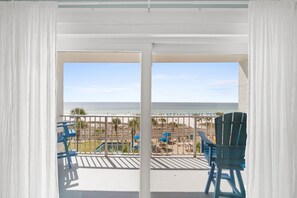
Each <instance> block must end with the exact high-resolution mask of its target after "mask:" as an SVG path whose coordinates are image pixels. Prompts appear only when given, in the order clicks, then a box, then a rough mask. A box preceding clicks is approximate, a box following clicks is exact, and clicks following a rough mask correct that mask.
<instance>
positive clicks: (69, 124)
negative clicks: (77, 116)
mask: <svg viewBox="0 0 297 198" xmlns="http://www.w3.org/2000/svg"><path fill="white" fill-rule="evenodd" d="M64 123H65V124H64ZM64 123H63V124H58V125H57V127H65V126H74V125H75V123H71V122H64Z"/></svg>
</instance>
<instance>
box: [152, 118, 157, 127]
mask: <svg viewBox="0 0 297 198" xmlns="http://www.w3.org/2000/svg"><path fill="white" fill-rule="evenodd" d="M157 124H158V122H157V120H156V119H155V118H152V125H153V126H157Z"/></svg>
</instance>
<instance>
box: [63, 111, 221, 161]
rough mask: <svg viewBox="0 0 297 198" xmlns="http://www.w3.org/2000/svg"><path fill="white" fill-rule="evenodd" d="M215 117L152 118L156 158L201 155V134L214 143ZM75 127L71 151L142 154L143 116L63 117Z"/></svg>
mask: <svg viewBox="0 0 297 198" xmlns="http://www.w3.org/2000/svg"><path fill="white" fill-rule="evenodd" d="M215 117H216V116H215V115H213V114H203V115H202V114H201V115H158V116H152V118H151V119H152V139H151V145H152V155H193V156H196V155H197V154H199V153H200V138H199V137H198V131H203V132H204V133H205V134H206V135H207V136H208V137H209V138H210V139H213V140H214V118H215ZM63 121H69V122H73V123H75V125H74V128H75V130H76V131H77V136H76V137H75V138H73V139H71V140H70V142H69V146H70V148H71V149H76V150H77V151H78V152H79V153H84V154H104V155H125V154H129V155H131V154H135V155H137V154H138V153H139V148H140V144H141V141H140V139H141V138H140V137H141V132H140V130H139V128H140V121H141V120H140V116H121V115H116V116H111V115H108V116H105V115H63Z"/></svg>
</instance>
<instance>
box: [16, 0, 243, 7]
mask: <svg viewBox="0 0 297 198" xmlns="http://www.w3.org/2000/svg"><path fill="white" fill-rule="evenodd" d="M11 1H25V0H11ZM36 1H38V0H36ZM39 1H43V0H39ZM47 1H57V2H58V7H59V8H147V9H154V8H177V9H178V8H189V9H190V8H248V2H249V0H47Z"/></svg>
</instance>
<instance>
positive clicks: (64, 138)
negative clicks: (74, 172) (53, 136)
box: [57, 122, 77, 168]
mask: <svg viewBox="0 0 297 198" xmlns="http://www.w3.org/2000/svg"><path fill="white" fill-rule="evenodd" d="M73 125H75V124H74V123H68V122H58V123H57V127H63V129H64V131H63V134H62V135H59V136H58V137H57V141H58V143H63V145H64V149H65V151H64V152H60V153H58V158H65V157H66V159H67V164H68V167H69V168H72V161H71V157H72V156H77V152H76V150H69V144H68V138H72V137H76V132H75V130H74V129H69V126H73Z"/></svg>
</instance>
